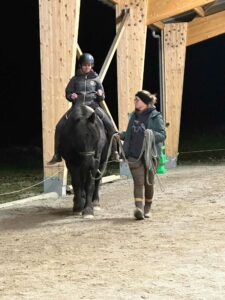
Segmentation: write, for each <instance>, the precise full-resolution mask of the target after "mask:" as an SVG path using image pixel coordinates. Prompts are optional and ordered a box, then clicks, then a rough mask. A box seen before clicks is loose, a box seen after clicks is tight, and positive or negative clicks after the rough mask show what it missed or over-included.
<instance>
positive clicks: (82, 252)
mask: <svg viewBox="0 0 225 300" xmlns="http://www.w3.org/2000/svg"><path fill="white" fill-rule="evenodd" d="M160 180H161V182H162V184H163V186H164V188H165V192H162V191H161V190H160V186H159V183H158V181H157V180H156V185H155V189H156V191H155V199H154V204H153V210H152V219H150V220H144V221H135V220H134V219H133V216H132V215H133V197H132V187H133V185H132V182H131V181H130V180H121V181H117V182H114V183H112V184H106V185H104V186H102V188H101V193H100V195H101V207H102V210H101V211H98V212H96V217H95V219H93V220H84V219H82V218H81V217H79V218H75V217H74V216H73V215H72V212H71V210H72V197H66V198H64V199H57V200H44V201H43V200H42V201H35V202H31V203H28V204H25V205H23V206H22V205H21V206H14V207H10V208H1V209H0V299H1V300H3V299H4V300H6V299H7V300H14V299H29V300H30V299H42V300H45V299H46V300H47V299H48V300H49V299H54V300H58V299H59V300H64V299H68V300H69V299H75V300H79V299H85V300H101V299H102V300H120V299H123V300H129V299H130V300H131V299H132V300H138V299H151V300H155V299H156V300H158V299H160V300H161V299H163V300H167V299H172V300H174V299H179V300H180V299H188V300H191V299H193V300H198V299H204V300H205V299H210V300H219V299H221V300H224V299H225V165H217V166H206V165H204V166H182V167H181V166H180V167H177V168H176V169H173V170H169V171H168V172H167V173H166V174H163V175H160Z"/></svg>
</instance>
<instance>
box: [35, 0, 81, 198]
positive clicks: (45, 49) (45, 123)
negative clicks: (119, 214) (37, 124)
mask: <svg viewBox="0 0 225 300" xmlns="http://www.w3.org/2000/svg"><path fill="white" fill-rule="evenodd" d="M79 13H80V0H75V1H68V0H65V1H45V0H39V18H40V45H41V88H42V128H43V129H42V131H43V165H44V178H45V179H49V178H51V180H46V181H45V182H44V191H45V192H50V191H57V192H59V193H61V191H60V187H59V185H60V183H61V182H62V173H63V164H62V163H61V164H56V165H52V166H48V165H47V161H49V160H50V159H51V157H52V155H53V153H54V132H55V126H56V124H57V122H58V120H59V119H60V117H61V116H62V115H63V114H64V113H65V112H66V111H67V109H68V102H67V100H66V99H65V86H66V84H67V83H68V81H69V78H70V76H71V73H72V72H73V73H74V72H75V59H74V54H75V53H76V43H77V36H78V24H79ZM65 33H66V34H65ZM71 70H73V71H71Z"/></svg>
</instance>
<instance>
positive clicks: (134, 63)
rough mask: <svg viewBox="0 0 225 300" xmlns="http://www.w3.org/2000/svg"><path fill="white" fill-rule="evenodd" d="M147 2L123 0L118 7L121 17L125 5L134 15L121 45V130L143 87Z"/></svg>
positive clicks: (118, 13) (125, 125)
mask: <svg viewBox="0 0 225 300" xmlns="http://www.w3.org/2000/svg"><path fill="white" fill-rule="evenodd" d="M147 2H148V1H147V0H135V1H134V0H120V1H119V5H117V6H116V16H117V17H118V16H119V15H120V14H121V10H122V9H124V7H127V8H129V9H130V17H129V20H128V24H127V26H126V29H125V31H124V33H123V40H122V43H120V44H119V45H118V48H117V83H118V85H117V86H118V114H119V129H120V130H126V127H127V123H128V113H129V112H131V111H133V110H134V101H133V99H134V96H135V93H136V92H137V91H138V90H140V89H142V86H143V75H144V60H145V45H146V32H147V26H146V13H147ZM118 28H119V27H118Z"/></svg>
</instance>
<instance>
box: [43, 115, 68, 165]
mask: <svg viewBox="0 0 225 300" xmlns="http://www.w3.org/2000/svg"><path fill="white" fill-rule="evenodd" d="M65 122H66V118H65V115H64V116H63V117H62V118H61V119H60V120H59V122H58V123H57V125H56V128H55V147H54V155H53V157H52V159H51V160H50V161H49V162H48V163H47V164H48V165H54V164H56V163H58V162H61V161H62V158H61V154H60V140H61V132H62V128H63V126H64V124H65Z"/></svg>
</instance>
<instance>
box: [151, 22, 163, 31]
mask: <svg viewBox="0 0 225 300" xmlns="http://www.w3.org/2000/svg"><path fill="white" fill-rule="evenodd" d="M153 25H154V26H155V27H157V28H159V29H161V30H162V29H163V28H164V27H165V24H163V22H160V21H159V22H155V23H153Z"/></svg>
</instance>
